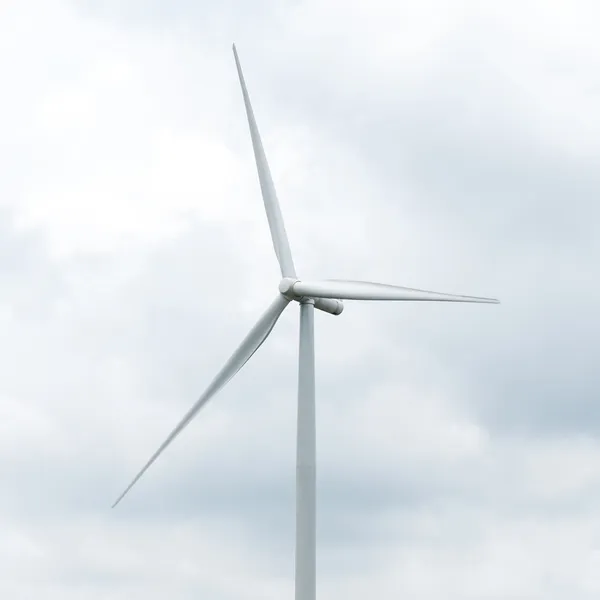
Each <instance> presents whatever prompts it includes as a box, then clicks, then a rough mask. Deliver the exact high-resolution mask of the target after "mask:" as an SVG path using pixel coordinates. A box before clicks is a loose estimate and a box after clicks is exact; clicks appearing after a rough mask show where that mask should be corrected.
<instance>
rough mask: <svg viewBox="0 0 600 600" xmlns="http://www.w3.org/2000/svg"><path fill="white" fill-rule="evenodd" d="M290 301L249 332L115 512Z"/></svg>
mask: <svg viewBox="0 0 600 600" xmlns="http://www.w3.org/2000/svg"><path fill="white" fill-rule="evenodd" d="M289 302H290V301H289V300H288V299H287V298H285V297H284V296H281V295H279V296H278V297H277V298H276V299H275V301H274V302H273V303H272V304H271V306H269V308H268V309H267V310H266V311H265V313H264V314H263V315H262V317H261V318H260V319H259V320H258V322H257V323H256V325H255V326H254V327H253V328H252V329H251V330H250V333H248V335H247V336H246V338H245V339H244V341H243V342H242V343H241V344H240V345H239V347H238V349H237V350H236V351H235V352H234V353H233V354H232V355H231V358H230V359H229V360H228V361H227V362H226V363H225V365H224V366H223V368H222V369H221V370H220V371H219V373H218V374H217V376H216V377H215V378H214V379H213V380H212V383H211V384H210V385H209V386H208V389H207V390H206V391H205V392H204V394H202V396H200V398H199V400H198V401H197V402H196V403H195V404H194V405H193V406H192V408H190V410H189V411H188V412H187V413H186V415H185V416H184V417H183V419H182V420H181V421H180V422H179V423H178V424H177V427H175V429H173V431H172V432H171V433H170V434H169V436H168V437H167V439H166V440H165V441H164V442H163V443H162V444H161V446H160V447H159V449H158V450H157V451H156V452H155V453H154V454H153V455H152V456H151V458H150V460H149V461H148V462H147V463H146V464H145V465H144V467H143V468H142V470H141V471H140V472H139V473H138V474H137V475H136V476H135V478H134V479H133V481H132V482H131V483H130V484H129V485H128V486H127V488H126V489H125V491H124V492H123V493H122V494H121V495H120V496H119V497H118V498H117V500H116V502H115V503H114V504H113V508H114V507H115V506H116V505H117V504H118V503H119V502H120V501H121V500H122V499H123V498H124V497H125V494H127V492H129V490H130V489H131V488H132V487H133V486H134V485H135V484H136V483H137V482H138V480H139V479H140V477H141V476H142V475H143V474H144V473H145V472H146V471H147V470H148V468H149V467H150V465H151V464H152V463H153V462H154V461H155V460H156V459H157V458H158V457H159V456H160V455H161V454H162V452H163V451H164V450H165V449H166V448H167V446H169V444H170V443H171V442H172V441H173V440H174V439H175V438H176V437H177V436H178V435H179V434H180V433H181V432H182V431H183V430H184V429H185V427H186V426H187V425H188V424H189V423H190V421H191V420H192V419H193V418H194V417H195V416H196V415H197V414H198V411H199V410H200V409H201V408H202V407H203V406H204V405H205V404H206V403H207V402H208V401H209V400H210V399H211V398H212V397H213V396H214V395H215V394H216V393H217V392H218V391H219V390H220V389H221V388H222V387H223V386H224V385H225V384H226V383H227V382H228V381H229V380H230V379H231V378H232V377H233V376H234V375H235V374H236V373H237V372H238V371H239V370H240V369H241V368H242V367H243V366H244V365H245V364H246V363H247V362H248V360H249V359H250V358H251V357H252V355H253V354H254V353H255V352H256V351H257V350H258V349H259V348H260V346H261V345H262V343H263V342H264V341H265V340H266V339H267V337H268V336H269V334H270V333H271V330H272V329H273V327H274V326H275V323H277V319H279V317H280V316H281V313H282V312H283V311H284V309H285V307H286V306H287V305H288V304H289Z"/></svg>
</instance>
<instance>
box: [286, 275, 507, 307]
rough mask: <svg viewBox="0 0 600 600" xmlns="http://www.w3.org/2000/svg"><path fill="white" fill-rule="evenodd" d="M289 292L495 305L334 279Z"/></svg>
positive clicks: (469, 298) (300, 284) (306, 283)
mask: <svg viewBox="0 0 600 600" xmlns="http://www.w3.org/2000/svg"><path fill="white" fill-rule="evenodd" d="M292 290H293V293H294V295H295V296H309V297H311V298H339V299H340V300H405V301H411V300H416V301H430V302H478V303H485V304H498V303H499V301H498V300H495V299H494V298H478V297H476V296H457V295H454V294H443V293H440V292H429V291H426V290H417V289H413V288H407V287H399V286H396V285H387V284H384V283H371V282H368V281H342V280H337V279H331V280H325V281H297V282H296V283H294V284H293V286H292Z"/></svg>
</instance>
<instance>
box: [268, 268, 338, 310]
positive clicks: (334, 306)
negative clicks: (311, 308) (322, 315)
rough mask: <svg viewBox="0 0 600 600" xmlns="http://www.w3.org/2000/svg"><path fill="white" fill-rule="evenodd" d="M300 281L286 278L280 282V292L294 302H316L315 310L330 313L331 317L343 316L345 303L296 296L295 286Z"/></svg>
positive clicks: (330, 299)
mask: <svg viewBox="0 0 600 600" xmlns="http://www.w3.org/2000/svg"><path fill="white" fill-rule="evenodd" d="M299 281H300V280H299V279H295V278H293V277H284V278H283V279H282V280H281V281H280V282H279V292H280V293H281V294H282V295H283V296H285V297H286V298H287V299H288V300H294V301H295V302H300V303H302V302H306V301H307V300H311V301H313V302H314V305H315V308H318V309H319V310H322V311H323V312H326V313H329V314H330V315H341V314H342V311H343V310H344V303H343V302H342V301H341V300H336V299H333V298H313V297H311V296H303V295H300V294H296V292H295V291H294V285H296V284H297V283H298V282H299Z"/></svg>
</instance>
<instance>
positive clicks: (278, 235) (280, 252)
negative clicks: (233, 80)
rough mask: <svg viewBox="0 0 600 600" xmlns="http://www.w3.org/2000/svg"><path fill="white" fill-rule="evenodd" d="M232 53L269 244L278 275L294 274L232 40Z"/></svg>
mask: <svg viewBox="0 0 600 600" xmlns="http://www.w3.org/2000/svg"><path fill="white" fill-rule="evenodd" d="M233 56H234V57H235V66H236V68H237V72H238V77H239V79H240V86H241V87H242V95H243V96H244V105H245V107H246V116H247V117H248V126H249V128H250V137H251V138H252V148H253V150H254V159H255V160H256V168H257V170H258V179H259V181H260V189H261V192H262V197H263V202H264V204H265V211H266V213H267V219H268V221H269V228H270V229H271V238H272V240H273V247H274V248H275V254H276V255H277V260H278V261H279V267H280V268H281V276H282V277H296V269H295V267H294V261H293V259H292V252H291V250H290V243H289V241H288V237H287V233H286V231H285V225H284V224H283V216H282V214H281V208H280V207H279V201H278V200H277V193H276V192H275V185H274V184H273V178H272V177H271V170H270V169H269V164H268V162H267V157H266V155H265V150H264V148H263V145H262V141H261V139H260V133H259V132H258V126H257V124H256V119H255V118H254V111H253V110H252V105H251V104H250V96H249V94H248V89H247V88H246V82H245V80H244V74H243V73H242V66H241V64H240V59H239V57H238V53H237V50H236V47H235V44H234V45H233Z"/></svg>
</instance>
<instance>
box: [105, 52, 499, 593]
mask: <svg viewBox="0 0 600 600" xmlns="http://www.w3.org/2000/svg"><path fill="white" fill-rule="evenodd" d="M233 55H234V58H235V64H236V68H237V73H238V77H239V80H240V85H241V88H242V96H243V98H244V105H245V107H246V116H247V118H248V126H249V128H250V136H251V138H252V147H253V149H254V158H255V160H256V168H257V170H258V178H259V181H260V188H261V191H262V198H263V202H264V205H265V211H266V213H267V219H268V221H269V228H270V230H271V238H272V241H273V247H274V249H275V254H276V256H277V260H278V262H279V267H280V269H281V277H282V279H281V281H280V282H279V292H278V294H277V296H276V297H275V300H273V302H272V303H271V305H270V306H269V308H267V310H266V311H265V312H264V313H263V315H262V316H261V317H260V319H259V320H258V322H257V323H256V324H255V325H254V327H253V328H252V329H251V330H250V332H249V333H248V335H247V336H246V337H245V339H244V340H243V341H242V343H241V344H240V345H239V347H238V348H237V350H236V351H235V352H234V353H233V354H232V355H231V357H230V358H229V360H228V361H227V362H226V363H225V365H224V366H223V368H222V369H221V370H220V371H219V373H218V374H217V375H216V377H215V378H214V379H213V380H212V382H211V384H210V385H209V386H208V388H207V389H206V391H205V392H204V394H202V396H200V398H199V400H197V402H196V403H195V404H194V405H193V406H192V407H191V408H190V409H189V410H188V412H187V413H186V414H185V416H184V417H183V418H182V419H181V421H180V422H179V423H178V424H177V426H176V427H175V429H173V431H172V432H171V433H170V434H169V436H168V437H167V439H166V440H165V441H164V442H163V443H162V444H161V446H160V447H159V448H158V450H157V451H156V452H155V453H154V454H153V455H152V456H151V457H150V459H149V460H148V462H147V463H146V464H145V465H144V467H143V468H142V469H141V471H140V472H139V473H138V474H137V475H136V476H135V478H134V479H133V481H132V482H131V483H130V484H129V486H128V487H127V488H126V489H125V491H124V492H123V493H122V494H121V495H120V496H119V498H118V499H117V500H116V502H115V503H114V504H113V508H114V507H115V506H116V505H117V504H118V503H119V502H120V501H121V500H122V499H123V497H124V496H125V495H126V494H127V492H129V490H131V488H132V487H133V486H134V485H135V484H136V483H137V481H138V480H139V479H140V477H141V476H142V475H143V474H144V473H145V472H146V471H147V470H148V468H149V467H150V465H152V463H153V462H154V461H155V460H156V459H157V458H158V457H159V456H160V454H162V452H163V451H164V450H165V449H166V448H167V446H169V445H170V444H171V442H172V441H173V440H174V439H175V438H176V437H177V436H178V435H179V434H180V433H181V432H182V431H183V430H184V429H185V427H186V426H187V425H188V424H189V423H190V422H191V421H192V419H193V418H194V417H195V416H196V414H197V413H198V411H199V410H200V409H201V408H202V407H203V406H204V405H205V404H206V403H207V402H208V401H209V400H210V399H211V398H212V397H213V396H214V395H215V394H216V393H217V392H218V391H219V390H221V388H223V386H225V385H226V384H227V383H228V382H229V380H230V379H231V378H232V377H233V376H234V375H235V374H236V373H237V372H238V371H239V370H240V369H241V368H242V367H243V366H244V365H245V364H246V362H248V360H249V359H250V358H251V357H252V355H253V354H254V353H255V352H256V351H257V350H258V349H259V348H260V346H261V345H262V344H263V342H264V341H265V340H266V339H267V337H268V336H269V334H270V333H271V331H272V329H273V327H274V326H275V323H277V320H278V319H279V317H280V316H281V314H282V313H283V311H284V310H285V309H286V307H287V306H288V304H290V302H297V303H298V304H299V305H300V348H299V368H298V422H297V447H296V555H295V560H296V565H295V591H296V596H295V597H296V600H315V597H316V577H315V563H316V560H315V558H316V445H315V437H316V434H315V349H314V309H315V308H317V309H319V310H321V311H324V312H326V313H329V314H332V315H339V314H341V313H342V311H343V309H344V304H343V300H398V301H430V302H475V303H486V304H498V300H495V299H493V298H478V297H474V296H456V295H453V294H444V293H439V292H429V291H425V290H418V289H413V288H407V287H398V286H394V285H387V284H382V283H371V282H366V281H347V280H323V281H303V280H301V279H298V277H297V275H296V268H295V266H294V261H293V259H292V253H291V250H290V245H289V242H288V238H287V234H286V231H285V226H284V223H283V217H282V215H281V209H280V208H279V201H278V200H277V195H276V193H275V187H274V185H273V180H272V178H271V172H270V169H269V165H268V163H267V158H266V156H265V151H264V148H263V145H262V141H261V138H260V134H259V132H258V127H257V125H256V119H255V118H254V112H253V110H252V106H251V104H250V97H249V95H248V90H247V88H246V83H245V80H244V75H243V73H242V67H241V65H240V60H239V57H238V54H237V50H236V47H235V44H234V45H233Z"/></svg>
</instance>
